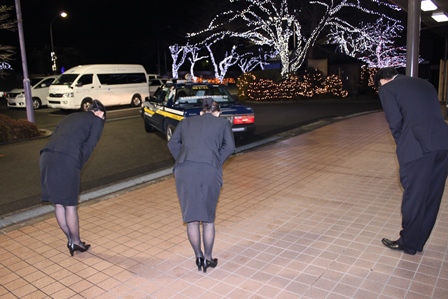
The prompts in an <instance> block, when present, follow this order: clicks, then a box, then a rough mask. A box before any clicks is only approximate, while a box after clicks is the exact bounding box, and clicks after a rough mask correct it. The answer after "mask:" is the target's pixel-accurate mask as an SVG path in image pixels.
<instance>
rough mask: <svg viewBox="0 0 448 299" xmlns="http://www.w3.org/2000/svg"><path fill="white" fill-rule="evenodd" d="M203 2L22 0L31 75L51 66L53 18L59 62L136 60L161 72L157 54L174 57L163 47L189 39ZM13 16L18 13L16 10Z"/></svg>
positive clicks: (13, 36) (12, 38)
mask: <svg viewBox="0 0 448 299" xmlns="http://www.w3.org/2000/svg"><path fill="white" fill-rule="evenodd" d="M4 2H6V3H4ZM191 2H194V3H196V5H194V3H193V4H192V3H191ZM200 2H201V1H197V0H196V1H179V0H164V1H154V0H126V1H118V0H45V1H39V0H22V1H21V8H22V17H23V28H24V35H25V46H26V49H27V60H28V65H29V68H30V73H31V72H44V69H46V70H48V68H49V67H50V66H51V62H50V56H49V55H50V54H49V53H50V49H51V42H50V24H51V23H52V20H54V21H53V23H52V24H53V25H52V32H53V45H54V48H55V51H56V53H57V55H58V58H59V60H58V64H61V65H62V64H64V63H65V64H67V65H68V66H67V67H70V66H72V65H73V64H74V65H79V64H90V63H137V64H143V65H144V66H145V68H146V69H147V71H148V72H150V73H151V72H156V71H157V63H158V54H159V53H160V54H161V57H162V63H161V64H163V58H164V57H166V55H168V58H169V53H168V50H163V49H167V46H168V45H171V44H173V43H176V42H178V43H185V39H184V36H185V32H186V30H189V28H192V27H194V25H193V24H191V23H190V22H189V21H188V20H191V19H192V18H194V16H195V15H197V14H198V13H200V14H203V10H202V9H201V8H200V7H199V8H198V6H199V5H200ZM186 3H188V5H187V4H186ZM2 4H6V5H8V6H13V7H15V1H14V0H3V1H2ZM62 11H65V12H66V13H67V14H68V17H67V18H62V17H57V16H59V14H60V12H62ZM13 17H14V18H15V17H16V15H15V12H14V13H13ZM55 17H56V18H55ZM1 34H2V40H7V41H9V42H8V44H12V45H15V46H17V49H18V52H19V36H18V33H17V32H12V33H9V32H6V33H5V31H3V32H1ZM3 37H4V38H3ZM158 37H159V38H158ZM158 42H159V44H160V50H159V51H160V52H158V47H157V44H158ZM163 51H166V52H165V53H163ZM164 54H165V55H164ZM45 64H48V65H47V66H44V65H45ZM13 66H15V67H16V68H17V67H19V68H21V62H20V59H17V60H16V61H15V62H13Z"/></svg>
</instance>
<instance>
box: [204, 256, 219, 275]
mask: <svg viewBox="0 0 448 299" xmlns="http://www.w3.org/2000/svg"><path fill="white" fill-rule="evenodd" d="M217 265H218V259H212V260H207V259H205V260H204V265H203V266H202V269H203V271H204V273H206V272H207V268H215V267H216V266H217Z"/></svg>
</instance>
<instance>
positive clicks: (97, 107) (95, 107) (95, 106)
mask: <svg viewBox="0 0 448 299" xmlns="http://www.w3.org/2000/svg"><path fill="white" fill-rule="evenodd" d="M89 111H92V112H95V111H103V112H104V116H103V118H104V119H106V107H104V105H103V103H101V102H100V101H98V100H93V102H92V104H90V107H89Z"/></svg>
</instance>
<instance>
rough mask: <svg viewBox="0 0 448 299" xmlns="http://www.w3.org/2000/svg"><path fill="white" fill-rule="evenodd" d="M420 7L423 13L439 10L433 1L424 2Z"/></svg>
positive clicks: (423, 0) (424, 0)
mask: <svg viewBox="0 0 448 299" xmlns="http://www.w3.org/2000/svg"><path fill="white" fill-rule="evenodd" d="M420 7H421V9H422V10H423V11H433V10H436V9H437V6H436V5H435V4H434V3H433V2H432V1H431V0H422V4H421V6H420Z"/></svg>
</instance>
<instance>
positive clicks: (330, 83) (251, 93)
mask: <svg viewBox="0 0 448 299" xmlns="http://www.w3.org/2000/svg"><path fill="white" fill-rule="evenodd" d="M237 88H238V98H239V99H240V100H252V101H278V100H296V99H301V98H312V97H316V96H319V95H323V96H327V95H331V96H336V97H342V98H344V97H346V96H347V95H348V92H347V91H346V90H343V88H342V81H341V80H340V79H339V77H338V76H336V75H330V76H328V77H326V78H324V77H323V75H322V73H321V72H320V71H317V70H314V69H309V70H306V71H305V72H304V74H302V75H297V74H290V75H289V76H287V78H286V79H283V80H273V79H262V78H259V77H258V76H257V75H256V74H254V73H245V74H243V75H241V76H240V77H239V78H238V82H237Z"/></svg>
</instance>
